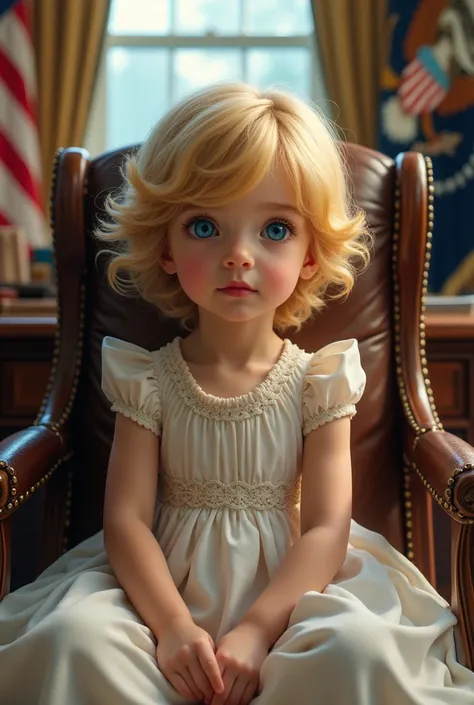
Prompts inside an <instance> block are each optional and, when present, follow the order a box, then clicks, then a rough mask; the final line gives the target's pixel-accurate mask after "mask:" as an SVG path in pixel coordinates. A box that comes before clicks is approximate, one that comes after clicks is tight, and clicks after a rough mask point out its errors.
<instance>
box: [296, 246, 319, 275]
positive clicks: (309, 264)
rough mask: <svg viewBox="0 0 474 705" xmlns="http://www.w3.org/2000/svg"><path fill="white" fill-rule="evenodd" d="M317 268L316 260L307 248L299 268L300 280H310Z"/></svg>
mask: <svg viewBox="0 0 474 705" xmlns="http://www.w3.org/2000/svg"><path fill="white" fill-rule="evenodd" d="M318 266H319V265H318V262H317V260H316V257H315V256H314V254H313V252H312V250H311V248H309V249H308V252H307V253H306V257H305V260H304V262H303V266H302V267H301V272H300V279H311V278H312V277H314V275H315V274H316V272H317V271H318Z"/></svg>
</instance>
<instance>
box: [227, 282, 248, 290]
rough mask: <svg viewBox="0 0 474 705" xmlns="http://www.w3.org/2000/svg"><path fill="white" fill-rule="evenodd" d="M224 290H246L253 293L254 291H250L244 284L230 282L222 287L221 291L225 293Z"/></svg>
mask: <svg viewBox="0 0 474 705" xmlns="http://www.w3.org/2000/svg"><path fill="white" fill-rule="evenodd" d="M226 289H247V290H248V291H255V289H252V287H251V286H249V285H248V284H247V283H246V282H230V283H229V284H227V286H223V287H222V289H221V291H225V290H226Z"/></svg>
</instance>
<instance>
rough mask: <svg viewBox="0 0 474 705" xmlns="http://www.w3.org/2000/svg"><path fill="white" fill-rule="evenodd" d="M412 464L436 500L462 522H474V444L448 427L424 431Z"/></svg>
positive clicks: (413, 453) (412, 456)
mask: <svg viewBox="0 0 474 705" xmlns="http://www.w3.org/2000/svg"><path fill="white" fill-rule="evenodd" d="M407 459H408V462H409V466H410V467H411V469H412V470H414V472H416V473H417V475H418V476H419V477H420V479H421V481H422V482H423V484H424V485H425V487H426V488H427V490H428V491H429V493H430V494H431V495H432V497H433V498H434V500H435V501H436V502H437V503H438V504H439V505H440V507H442V508H443V509H444V510H445V511H446V513H447V514H449V515H450V516H451V517H452V518H453V519H455V520H456V521H457V522H459V523H461V524H474V448H473V447H472V446H470V445H469V443H466V442H465V441H463V440H462V439H461V438H458V437H457V436H454V435H453V434H452V433H447V432H446V431H440V430H432V431H428V432H426V433H422V434H421V435H420V436H419V437H418V438H417V439H416V442H415V445H414V448H413V449H412V451H411V453H410V455H409V456H408V458H407Z"/></svg>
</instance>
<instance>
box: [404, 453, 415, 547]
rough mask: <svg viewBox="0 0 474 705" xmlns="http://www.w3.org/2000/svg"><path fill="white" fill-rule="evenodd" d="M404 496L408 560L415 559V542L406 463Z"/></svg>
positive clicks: (408, 471) (408, 470)
mask: <svg viewBox="0 0 474 705" xmlns="http://www.w3.org/2000/svg"><path fill="white" fill-rule="evenodd" d="M403 498H404V502H403V504H404V509H405V517H404V518H405V546H406V556H407V558H408V560H410V561H413V560H415V544H414V543H413V531H412V528H413V526H412V506H413V504H412V501H411V500H412V497H411V489H410V468H409V467H408V465H407V464H406V463H405V465H404V467H403Z"/></svg>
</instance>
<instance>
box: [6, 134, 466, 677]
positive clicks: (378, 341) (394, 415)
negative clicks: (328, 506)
mask: <svg viewBox="0 0 474 705" xmlns="http://www.w3.org/2000/svg"><path fill="white" fill-rule="evenodd" d="M347 152H348V153H347V161H348V166H349V170H350V172H351V176H352V180H353V184H354V190H355V196H356V199H357V201H358V203H359V204H360V206H361V207H362V208H364V209H365V211H366V212H367V216H368V221H369V225H370V227H371V229H372V231H373V232H374V235H375V245H374V256H373V261H372V264H371V265H370V267H369V268H368V270H367V271H366V272H365V273H364V275H363V276H361V277H360V278H359V280H358V282H357V285H356V287H355V289H354V291H353V293H352V295H351V296H350V297H349V299H348V300H347V301H346V302H344V303H331V304H330V305H329V306H328V308H327V309H326V310H325V311H324V312H323V313H322V314H320V315H318V316H317V317H316V318H315V319H314V321H313V322H311V323H310V324H307V325H306V326H305V327H304V328H303V330H302V331H301V332H300V333H298V335H295V336H292V337H293V339H294V340H295V341H296V342H297V343H298V344H299V345H300V346H302V347H304V348H305V349H306V350H308V351H315V350H317V349H318V348H320V347H321V346H323V345H325V344H326V343H328V342H330V341H333V340H336V339H341V338H348V337H355V338H357V339H358V340H359V342H360V348H361V354H362V361H363V365H364V367H365V370H366V372H367V376H368V383H367V389H366V392H365V395H364V397H363V398H362V401H361V402H360V404H359V407H358V412H359V413H358V414H357V416H356V417H355V419H354V422H353V436H352V438H353V442H352V444H353V466H354V471H353V472H354V518H355V519H356V520H357V521H358V522H360V523H362V524H363V525H365V526H367V527H369V528H371V529H374V530H376V531H379V532H381V533H382V534H384V535H385V536H386V537H387V538H388V539H389V540H390V541H391V542H392V543H393V544H394V545H395V546H396V547H397V548H398V549H400V550H401V551H404V552H405V553H406V554H407V556H408V557H409V558H410V559H411V560H413V561H414V562H415V563H416V564H417V565H418V566H419V567H420V569H421V570H422V571H423V572H424V574H425V575H426V576H427V577H428V579H429V580H431V581H432V582H434V581H435V566H434V546H433V525H432V507H433V501H434V502H437V503H438V504H439V505H440V506H441V507H442V509H443V510H444V511H445V512H446V514H447V516H448V517H449V518H450V519H451V521H450V522H449V524H450V527H451V533H452V538H453V563H452V583H453V607H454V609H456V610H457V614H458V617H459V632H460V637H461V639H460V643H461V645H462V647H463V653H462V654H460V657H461V658H462V659H463V660H464V661H465V663H466V664H467V665H468V666H469V667H471V668H473V667H474V630H473V629H472V624H474V552H473V539H474V465H473V464H474V449H473V448H471V446H469V445H467V444H466V443H465V442H463V441H462V440H460V439H459V438H457V437H455V436H452V435H450V434H449V433H446V432H444V431H443V429H442V426H441V424H440V421H439V418H438V415H437V413H436V409H435V406H434V401H433V394H432V391H431V389H430V382H429V379H427V369H426V364H427V363H426V357H425V355H426V353H425V333H424V327H425V326H424V313H423V312H424V297H425V293H426V287H427V271H428V265H429V258H430V249H431V242H430V238H431V230H432V225H433V176H432V172H431V165H430V162H429V161H428V160H425V159H424V158H423V157H422V156H421V155H419V154H415V153H407V154H402V155H400V156H399V157H398V158H397V159H396V160H395V161H393V160H392V159H390V158H388V157H386V156H385V155H383V154H379V153H378V152H375V151H372V150H370V149H367V148H364V147H360V146H355V145H348V146H347ZM122 158H123V152H121V151H116V152H111V153H108V154H104V155H102V156H99V157H98V158H97V159H94V160H90V158H89V156H88V154H87V153H86V152H85V151H83V150H81V149H66V150H64V151H62V152H60V153H59V154H58V155H57V159H56V162H55V166H54V185H53V195H52V226H53V231H54V243H55V250H56V260H57V277H58V290H59V328H58V334H57V339H56V352H55V355H54V364H53V372H52V377H51V384H50V386H49V389H48V392H47V394H46V397H45V400H44V403H43V406H42V408H41V411H40V413H39V415H38V419H37V421H36V424H35V425H34V426H32V427H30V428H28V429H26V430H24V431H21V432H19V433H17V434H15V435H13V436H11V437H9V438H7V439H6V440H4V441H3V442H2V443H0V588H1V594H5V593H6V592H7V591H8V589H9V576H10V561H11V531H10V529H11V522H12V517H13V515H15V514H16V513H17V512H20V511H21V509H22V507H23V506H24V505H26V504H27V503H28V500H29V499H30V498H31V496H32V494H33V493H35V492H36V491H37V490H38V489H39V488H40V487H41V486H42V485H43V484H44V483H46V482H47V493H46V500H47V511H46V512H45V513H44V521H43V526H42V533H41V537H40V541H39V544H40V546H41V567H44V566H45V565H47V564H48V563H49V562H51V561H52V560H54V558H55V557H56V556H57V555H58V554H59V553H60V552H61V550H63V549H64V548H65V547H66V546H73V545H75V544H76V543H77V542H79V541H81V540H82V539H84V538H86V537H87V536H90V535H91V534H93V533H94V532H96V531H98V530H99V529H100V528H101V520H102V502H103V496H104V480H105V475H106V469H107V461H108V455H109V448H110V443H111V438H112V432H113V414H112V413H111V412H110V410H109V408H108V404H107V402H106V400H105V398H104V396H103V394H102V392H101V388H100V377H101V354H100V351H101V343H102V339H103V337H104V335H106V334H107V335H113V336H117V337H119V338H123V339H125V340H129V341H132V342H133V343H136V344H138V345H141V346H143V347H145V348H148V349H156V348H159V347H160V346H162V345H163V344H164V343H166V342H168V341H169V340H170V339H171V338H172V337H174V336H175V335H177V334H179V333H180V331H179V327H178V325H177V323H176V322H171V321H169V320H165V319H163V317H161V316H160V315H159V314H158V313H157V312H156V310H154V309H153V308H152V307H151V306H149V305H147V304H145V303H143V302H142V301H140V300H138V299H127V298H124V297H121V296H119V295H117V294H115V293H114V292H113V291H112V290H111V289H110V288H109V286H108V285H107V284H106V282H105V279H104V261H103V260H104V258H99V260H98V261H97V262H96V258H95V256H96V252H97V243H96V242H95V241H94V239H93V238H92V237H91V232H92V229H93V226H94V223H95V220H96V217H97V214H98V213H100V212H101V210H102V208H103V201H104V196H105V194H106V193H107V191H109V190H110V189H111V188H116V187H117V186H118V185H119V184H120V180H121V175H120V168H119V167H120V164H121V162H122ZM130 471H131V472H134V473H136V478H137V482H139V481H140V476H139V472H138V471H137V468H130ZM22 548H24V550H28V549H29V546H24V547H22Z"/></svg>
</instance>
